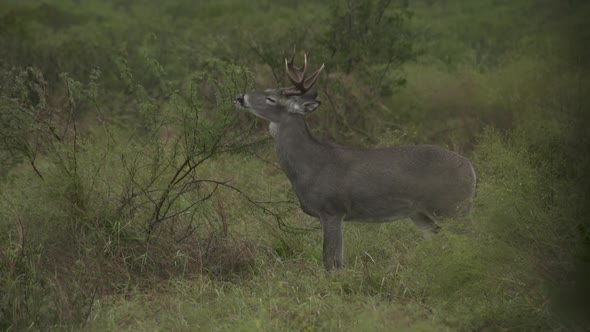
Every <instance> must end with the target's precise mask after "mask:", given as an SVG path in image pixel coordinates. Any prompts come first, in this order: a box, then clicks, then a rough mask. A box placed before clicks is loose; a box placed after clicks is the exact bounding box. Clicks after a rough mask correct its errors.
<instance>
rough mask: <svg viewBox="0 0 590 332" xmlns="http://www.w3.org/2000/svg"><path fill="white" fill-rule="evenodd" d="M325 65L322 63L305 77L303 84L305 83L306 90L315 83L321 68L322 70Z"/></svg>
mask: <svg viewBox="0 0 590 332" xmlns="http://www.w3.org/2000/svg"><path fill="white" fill-rule="evenodd" d="M325 67H326V65H325V64H323V63H322V66H321V67H320V68H319V69H318V70H316V71H315V72H314V73H313V74H311V76H309V77H308V78H306V79H305V81H304V82H303V85H304V86H305V85H306V84H307V88H306V90H309V89H311V87H312V86H313V85H314V84H315V81H317V79H318V77H319V76H320V73H321V72H322V70H324V68H325Z"/></svg>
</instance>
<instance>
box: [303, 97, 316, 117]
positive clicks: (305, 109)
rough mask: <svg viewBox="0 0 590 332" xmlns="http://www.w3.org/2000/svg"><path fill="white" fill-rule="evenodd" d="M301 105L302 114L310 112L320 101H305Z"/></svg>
mask: <svg viewBox="0 0 590 332" xmlns="http://www.w3.org/2000/svg"><path fill="white" fill-rule="evenodd" d="M301 106H302V107H303V114H307V113H311V112H313V111H315V110H316V108H318V107H319V106H320V102H319V101H317V100H311V101H305V102H303V104H301Z"/></svg>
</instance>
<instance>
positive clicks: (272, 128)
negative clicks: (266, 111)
mask: <svg viewBox="0 0 590 332" xmlns="http://www.w3.org/2000/svg"><path fill="white" fill-rule="evenodd" d="M268 131H269V132H270V136H272V138H275V137H277V135H278V134H279V124H278V123H276V122H271V123H270V124H269V125H268Z"/></svg>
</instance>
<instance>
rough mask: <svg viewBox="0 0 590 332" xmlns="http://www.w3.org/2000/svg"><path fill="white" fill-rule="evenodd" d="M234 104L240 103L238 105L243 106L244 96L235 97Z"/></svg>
mask: <svg viewBox="0 0 590 332" xmlns="http://www.w3.org/2000/svg"><path fill="white" fill-rule="evenodd" d="M235 102H236V103H240V105H242V106H244V95H243V94H241V95H237V96H236V99H235Z"/></svg>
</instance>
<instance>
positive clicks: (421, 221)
mask: <svg viewBox="0 0 590 332" xmlns="http://www.w3.org/2000/svg"><path fill="white" fill-rule="evenodd" d="M410 219H412V221H413V222H414V225H416V227H418V229H419V230H420V232H421V233H422V236H424V238H425V239H427V240H429V239H430V237H431V236H432V234H436V233H437V232H438V231H439V229H440V227H439V226H438V225H437V224H436V222H437V220H436V218H435V217H434V216H432V215H430V214H427V213H423V212H417V213H415V214H413V215H411V216H410Z"/></svg>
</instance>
